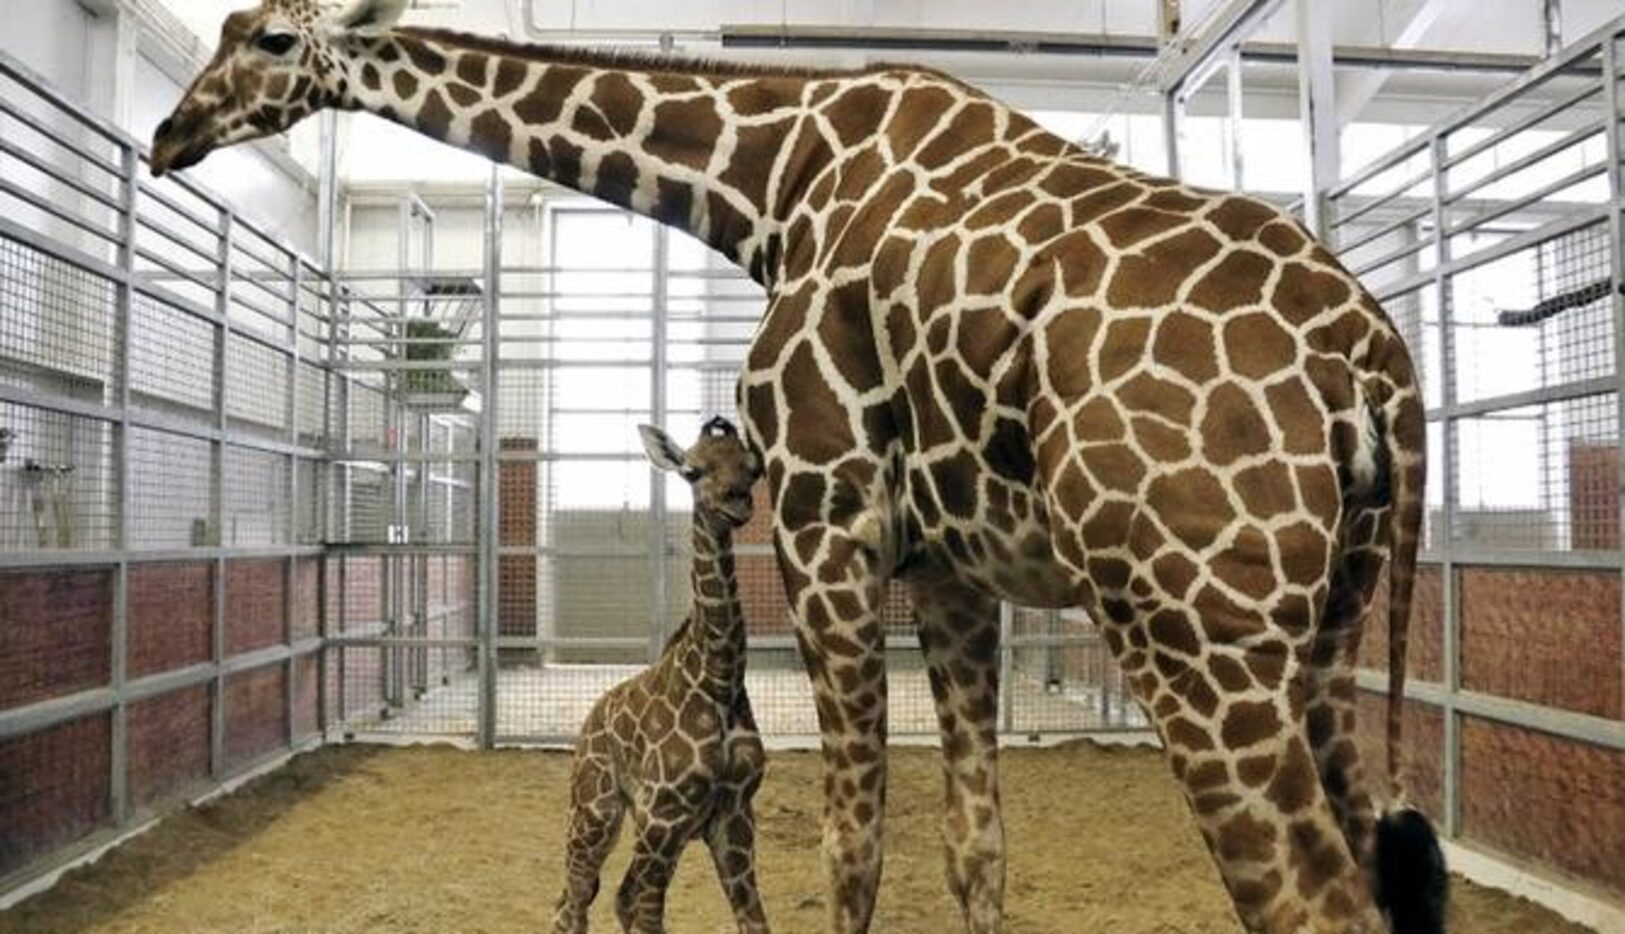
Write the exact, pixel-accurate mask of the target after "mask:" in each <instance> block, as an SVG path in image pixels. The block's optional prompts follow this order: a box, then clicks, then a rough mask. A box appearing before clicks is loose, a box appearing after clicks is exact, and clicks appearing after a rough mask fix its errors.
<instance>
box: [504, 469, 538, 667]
mask: <svg viewBox="0 0 1625 934" xmlns="http://www.w3.org/2000/svg"><path fill="white" fill-rule="evenodd" d="M500 447H501V450H504V451H520V452H526V453H535V451H536V449H537V448H536V439H535V438H523V437H513V438H503V439H502V441H501V445H500ZM536 468H537V464H536V463H535V462H533V461H505V462H503V463H502V464H501V465H500V466H499V467H498V468H497V471H498V476H497V488H498V496H497V508H498V512H499V513H500V515H499V516H498V517H497V536H498V542H499V543H500V544H503V545H526V546H534V545H535V544H536ZM498 562H499V563H498V565H497V573H498V575H499V577H498V580H499V585H498V588H497V590H498V592H499V593H500V594H501V595H502V596H501V599H500V600H498V601H497V633H498V634H499V635H504V636H534V635H536V624H537V614H536V605H537V603H536V601H537V593H536V558H535V557H534V556H533V555H503V556H502V557H501V558H499V559H498Z"/></svg>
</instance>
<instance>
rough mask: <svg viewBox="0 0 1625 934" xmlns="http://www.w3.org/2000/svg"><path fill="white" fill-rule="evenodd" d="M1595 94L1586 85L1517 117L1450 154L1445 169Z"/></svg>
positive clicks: (1492, 147) (1457, 164)
mask: <svg viewBox="0 0 1625 934" xmlns="http://www.w3.org/2000/svg"><path fill="white" fill-rule="evenodd" d="M1596 93H1597V85H1595V84H1587V85H1585V86H1583V87H1581V88H1580V89H1579V90H1577V91H1573V92H1570V93H1569V94H1566V95H1564V96H1562V97H1559V98H1557V99H1556V100H1554V101H1551V102H1549V103H1547V104H1544V105H1542V106H1541V107H1539V108H1537V109H1536V110H1534V111H1533V112H1531V113H1528V114H1525V115H1523V116H1521V117H1519V118H1518V119H1516V120H1514V121H1513V122H1511V123H1509V124H1507V125H1506V126H1503V127H1498V128H1497V129H1496V130H1495V132H1493V133H1491V134H1490V135H1488V136H1486V137H1484V138H1483V139H1481V140H1479V141H1478V142H1476V143H1473V144H1472V145H1471V146H1468V147H1467V148H1466V149H1463V150H1462V151H1461V152H1458V153H1454V154H1452V155H1451V156H1450V159H1449V161H1448V162H1446V163H1445V168H1446V169H1453V168H1455V167H1457V166H1459V165H1461V164H1462V163H1464V162H1466V161H1467V160H1469V159H1472V158H1474V157H1475V156H1479V155H1482V154H1483V153H1486V152H1489V151H1490V150H1492V149H1494V148H1495V147H1496V146H1499V145H1500V144H1502V143H1504V142H1506V141H1507V140H1508V139H1510V138H1511V137H1513V136H1516V135H1517V134H1519V133H1522V132H1524V131H1525V130H1528V129H1529V128H1531V127H1534V126H1537V125H1539V124H1541V123H1544V122H1545V121H1547V120H1549V119H1551V118H1552V117H1555V116H1558V115H1560V114H1562V113H1564V112H1565V111H1568V110H1570V109H1572V108H1574V107H1577V106H1579V105H1580V104H1582V103H1584V102H1585V100H1586V98H1588V97H1590V96H1592V95H1593V94H1596ZM1458 129H1459V128H1458Z"/></svg>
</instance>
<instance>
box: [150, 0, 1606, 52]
mask: <svg viewBox="0 0 1625 934" xmlns="http://www.w3.org/2000/svg"><path fill="white" fill-rule="evenodd" d="M416 2H417V5H418V6H421V7H428V8H431V9H421V10H417V11H414V12H413V13H411V14H409V15H410V16H412V17H413V19H415V20H417V21H419V22H432V23H435V24H438V25H447V26H455V27H457V28H461V29H467V30H470V31H474V32H486V33H508V34H510V35H512V34H517V33H519V32H520V31H521V30H522V29H523V27H524V23H525V21H526V19H527V13H528V14H532V15H533V16H534V18H535V20H536V22H537V23H538V24H539V25H540V26H541V27H542V28H545V29H546V30H548V31H549V32H554V31H558V32H559V33H563V32H566V31H569V30H575V31H578V32H581V33H595V32H603V31H618V30H635V31H642V32H649V33H654V32H658V31H662V30H672V31H679V32H689V31H714V30H716V29H717V28H718V27H720V26H722V25H724V24H756V25H777V24H781V23H792V24H799V25H820V26H861V27H894V28H930V29H961V30H995V29H998V30H1022V31H1032V32H1077V33H1107V34H1113V35H1136V36H1145V35H1150V34H1153V33H1154V32H1155V31H1156V13H1155V11H1156V5H1157V2H1158V0H1027V2H1024V3H1018V4H1009V3H988V2H986V0H687V2H684V3H672V2H670V0H416ZM1218 2H1220V0H1184V3H1183V7H1184V19H1185V23H1186V24H1187V25H1188V26H1189V25H1195V24H1198V23H1200V22H1201V20H1202V18H1203V16H1204V15H1206V14H1207V12H1208V11H1209V10H1210V9H1211V8H1212V7H1214V6H1215V5H1216V4H1217V3H1218ZM1303 2H1311V0H1303ZM1313 2H1314V3H1315V5H1316V7H1317V10H1327V11H1330V12H1331V15H1332V16H1333V19H1334V21H1333V25H1332V28H1333V37H1334V41H1336V42H1338V43H1339V44H1358V45H1383V44H1387V43H1389V42H1391V41H1392V40H1394V39H1395V38H1397V37H1399V36H1400V35H1401V33H1402V32H1403V31H1404V29H1405V27H1406V25H1408V24H1409V22H1410V20H1411V18H1412V17H1413V16H1414V14H1415V13H1416V11H1417V10H1418V9H1420V8H1423V7H1435V8H1436V9H1435V11H1434V12H1436V13H1437V15H1436V17H1432V19H1433V22H1432V25H1431V26H1429V27H1428V28H1427V29H1426V30H1425V31H1424V32H1423V35H1422V37H1421V41H1420V42H1418V43H1417V47H1420V48H1429V49H1456V50H1467V51H1481V52H1513V53H1525V54H1535V53H1537V52H1538V51H1540V49H1541V45H1542V33H1541V22H1540V9H1541V4H1540V3H1537V2H1533V0H1313ZM163 3H164V5H165V6H168V7H169V8H170V9H171V10H173V11H174V12H175V13H176V14H177V15H178V16H180V18H181V19H182V20H183V21H184V22H186V23H187V24H188V25H189V26H191V28H192V29H193V30H194V31H196V32H197V33H198V34H199V35H200V36H202V37H204V38H205V39H208V40H212V39H213V37H214V36H215V35H216V34H217V32H218V29H219V24H220V21H221V20H222V19H223V18H224V17H225V15H226V14H227V13H229V12H231V11H232V10H234V9H238V8H241V7H243V6H247V5H250V4H247V3H245V2H243V0H163ZM1292 6H1293V4H1291V3H1288V4H1286V5H1285V6H1284V7H1283V11H1282V13H1281V14H1279V15H1277V16H1276V17H1275V22H1272V23H1269V24H1266V25H1265V27H1264V29H1263V30H1262V32H1261V33H1260V34H1259V35H1258V36H1257V38H1260V39H1269V40H1274V41H1290V40H1291V38H1292ZM1621 9H1622V8H1621V5H1620V3H1619V0H1562V10H1563V21H1564V33H1565V35H1566V36H1567V37H1568V38H1570V39H1573V38H1578V37H1579V36H1580V35H1582V34H1584V33H1585V32H1587V31H1589V30H1591V29H1594V28H1595V27H1596V26H1598V25H1599V24H1601V23H1602V22H1604V21H1605V20H1606V19H1607V18H1608V17H1609V16H1611V15H1617V14H1618V13H1620V12H1621Z"/></svg>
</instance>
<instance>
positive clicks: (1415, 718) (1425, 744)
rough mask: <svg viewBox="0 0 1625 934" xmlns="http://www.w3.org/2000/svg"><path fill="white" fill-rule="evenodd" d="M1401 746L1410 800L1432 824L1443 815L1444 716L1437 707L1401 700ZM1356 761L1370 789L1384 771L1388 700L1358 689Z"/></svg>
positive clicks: (1380, 780) (1377, 784)
mask: <svg viewBox="0 0 1625 934" xmlns="http://www.w3.org/2000/svg"><path fill="white" fill-rule="evenodd" d="M1404 707H1405V714H1404V716H1405V724H1404V734H1405V736H1404V748H1403V753H1402V755H1403V758H1402V762H1401V765H1400V769H1401V774H1402V775H1403V776H1404V783H1405V789H1406V791H1407V792H1408V793H1409V794H1410V797H1411V800H1412V803H1414V804H1416V805H1417V806H1418V807H1420V808H1421V809H1422V810H1423V812H1425V813H1426V814H1427V815H1428V816H1429V817H1431V818H1433V820H1434V822H1435V823H1440V822H1442V819H1443V815H1444V717H1443V716H1442V715H1441V714H1440V713H1439V710H1438V708H1435V707H1430V706H1428V705H1426V704H1420V703H1417V702H1415V701H1406V702H1405V705H1404ZM1357 716H1358V723H1359V745H1360V761H1361V763H1362V764H1363V765H1364V766H1365V774H1366V776H1367V779H1368V781H1369V782H1370V783H1371V787H1372V788H1382V787H1384V782H1383V776H1385V775H1387V774H1388V740H1387V735H1386V731H1387V724H1388V699H1387V698H1386V697H1384V696H1383V695H1381V694H1372V693H1369V692H1365V691H1362V692H1361V693H1360V698H1359V709H1358V714H1357Z"/></svg>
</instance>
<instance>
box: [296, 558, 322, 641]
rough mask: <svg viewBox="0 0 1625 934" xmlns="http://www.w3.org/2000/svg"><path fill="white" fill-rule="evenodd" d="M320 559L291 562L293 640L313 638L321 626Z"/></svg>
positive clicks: (303, 559)
mask: <svg viewBox="0 0 1625 934" xmlns="http://www.w3.org/2000/svg"><path fill="white" fill-rule="evenodd" d="M320 560H321V559H320V558H295V559H294V562H293V623H292V626H291V627H290V629H291V633H292V636H293V638H294V639H295V640H298V639H309V638H312V637H314V636H315V635H316V634H317V632H318V631H319V628H320V625H321V619H320V613H321V597H320V593H319V584H320V577H321V565H320V564H319V562H320Z"/></svg>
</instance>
